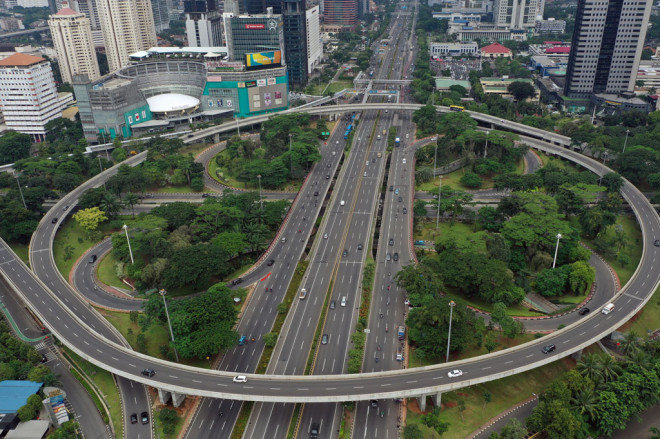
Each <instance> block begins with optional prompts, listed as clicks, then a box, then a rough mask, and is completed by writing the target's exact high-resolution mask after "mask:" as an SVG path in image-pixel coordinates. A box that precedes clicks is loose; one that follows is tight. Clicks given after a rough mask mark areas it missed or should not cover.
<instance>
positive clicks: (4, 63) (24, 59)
mask: <svg viewBox="0 0 660 439" xmlns="http://www.w3.org/2000/svg"><path fill="white" fill-rule="evenodd" d="M42 61H44V59H43V58H41V57H39V56H32V55H28V54H27V53H18V52H17V53H15V54H13V55H10V56H8V57H7V58H5V59H1V60H0V67H13V66H31V65H33V64H37V63H40V62H42Z"/></svg>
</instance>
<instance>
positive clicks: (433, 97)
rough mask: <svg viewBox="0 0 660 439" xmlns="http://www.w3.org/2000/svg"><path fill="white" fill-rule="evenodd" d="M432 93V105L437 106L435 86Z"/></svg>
mask: <svg viewBox="0 0 660 439" xmlns="http://www.w3.org/2000/svg"><path fill="white" fill-rule="evenodd" d="M432 93H433V94H432V95H431V105H433V106H435V87H433V92H432ZM427 102H428V101H427Z"/></svg>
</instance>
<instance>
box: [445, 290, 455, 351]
mask: <svg viewBox="0 0 660 439" xmlns="http://www.w3.org/2000/svg"><path fill="white" fill-rule="evenodd" d="M455 306H456V302H454V301H453V300H450V301H449V335H447V357H446V358H445V363H449V345H450V343H451V319H452V317H453V316H454V307H455Z"/></svg>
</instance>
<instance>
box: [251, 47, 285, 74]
mask: <svg viewBox="0 0 660 439" xmlns="http://www.w3.org/2000/svg"><path fill="white" fill-rule="evenodd" d="M281 65H282V51H280V50H273V51H270V52H257V53H246V54H245V66H246V67H247V70H256V69H263V68H265V67H279V66H281Z"/></svg>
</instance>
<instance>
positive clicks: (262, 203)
mask: <svg viewBox="0 0 660 439" xmlns="http://www.w3.org/2000/svg"><path fill="white" fill-rule="evenodd" d="M257 179H258V180H259V204H260V205H261V211H262V212H263V211H264V200H263V199H262V198H261V174H259V175H257Z"/></svg>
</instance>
